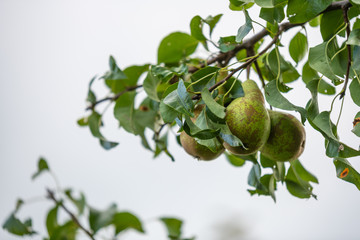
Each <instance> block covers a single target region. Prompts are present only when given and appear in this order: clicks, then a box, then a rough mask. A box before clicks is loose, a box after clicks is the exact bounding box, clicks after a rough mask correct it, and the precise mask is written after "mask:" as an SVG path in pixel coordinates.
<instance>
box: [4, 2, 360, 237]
mask: <svg viewBox="0 0 360 240" xmlns="http://www.w3.org/2000/svg"><path fill="white" fill-rule="evenodd" d="M219 13H224V14H225V15H224V17H223V20H222V22H221V23H220V24H219V25H218V27H217V29H216V30H215V33H214V36H215V39H216V37H218V36H224V35H225V36H226V35H235V34H236V32H237V29H238V27H239V26H240V25H241V24H243V22H244V18H243V16H242V14H240V13H236V12H231V11H230V10H228V1H227V0H221V1H220V0H208V1H205V0H198V1H193V0H192V1H191V0H183V1H181V2H179V1H169V0H153V1H145V0H133V1H122V0H113V1H111V0H105V1H93V0H86V1H85V0H78V1H73V0H72V1H70V0H62V1H53V0H33V1H27V0H2V1H0V36H1V37H0V111H1V124H0V133H1V137H0V141H1V142H0V195H1V197H0V221H1V223H3V221H4V220H5V218H6V217H7V216H8V215H9V214H10V212H11V210H12V209H14V204H15V201H16V199H17V198H18V197H21V198H24V199H32V198H33V197H35V199H36V198H37V197H39V196H44V194H45V187H52V188H53V187H54V183H53V180H52V178H51V177H49V176H47V175H44V176H41V177H39V179H37V180H36V181H34V182H31V181H30V177H31V174H32V173H33V172H35V170H36V163H37V160H38V158H39V156H44V157H45V158H46V159H48V162H49V165H50V167H51V168H52V169H53V170H54V172H55V173H56V175H57V177H58V178H59V180H60V183H61V186H62V187H73V188H74V189H75V190H81V191H83V192H85V194H86V197H87V200H88V203H89V204H90V205H92V206H94V207H96V208H100V209H104V208H106V207H107V206H109V205H110V203H112V202H116V203H117V204H118V207H119V209H120V210H129V211H131V212H133V213H135V214H137V215H138V216H139V217H140V218H141V219H142V220H143V221H144V223H145V226H144V227H145V229H146V230H147V232H148V235H146V236H142V235H138V234H136V233H133V232H129V233H126V234H125V235H124V236H123V239H124V240H135V239H147V240H161V239H166V234H165V230H164V228H163V226H162V225H160V223H159V222H158V221H157V220H156V218H158V217H160V216H176V217H179V218H181V219H183V220H185V226H184V231H185V235H186V236H188V237H190V236H193V235H196V236H197V237H198V238H197V239H198V240H222V239H226V240H232V239H240V236H241V237H242V239H258V240H265V239H267V240H272V239H280V240H281V239H293V240H297V239H298V240H303V239H314V240H318V239H356V236H359V234H360V229H359V221H358V220H359V215H360V208H359V202H360V194H359V191H358V190H357V189H356V187H355V186H353V185H351V184H349V183H346V182H343V181H341V180H339V179H337V178H336V175H335V167H334V166H333V163H332V160H331V159H329V158H327V157H326V156H325V153H324V147H323V146H324V142H323V139H322V138H321V136H320V134H318V133H317V132H315V130H313V129H311V128H309V126H308V124H306V130H307V145H306V148H305V152H304V153H303V155H302V157H301V161H302V163H303V165H304V166H305V167H306V168H307V169H308V170H309V171H311V172H312V173H314V174H315V175H316V176H317V177H318V179H319V181H320V184H319V185H315V188H314V193H315V194H317V195H318V200H315V199H309V200H301V199H297V198H295V197H292V196H291V195H290V194H289V193H288V192H287V190H286V188H285V186H279V190H278V191H277V192H276V194H277V200H278V202H277V203H276V204H274V202H273V201H272V199H271V198H269V197H250V195H249V194H248V192H247V191H246V189H247V188H248V185H247V175H248V172H249V169H250V167H251V164H249V163H247V164H246V166H245V167H243V168H235V167H232V166H230V165H229V164H228V163H227V162H226V160H225V158H224V157H220V158H219V159H217V160H216V161H212V162H198V161H196V160H194V159H192V158H191V157H190V156H188V155H186V153H185V152H184V151H183V150H182V149H181V148H179V147H178V145H177V144H176V143H175V140H174V139H171V141H170V144H171V146H170V150H171V151H172V153H173V154H174V155H175V157H176V162H175V163H173V162H170V160H169V159H168V158H167V157H166V156H161V157H160V158H158V159H156V160H153V159H152V154H151V153H150V152H148V151H147V150H145V149H143V148H142V146H141V145H140V141H139V139H138V138H136V137H134V136H132V135H129V134H127V133H125V132H124V131H123V130H118V129H117V128H116V126H117V123H116V122H115V121H114V120H113V117H112V114H111V109H109V111H108V112H107V114H106V116H105V124H106V128H105V129H104V134H105V135H106V136H107V137H108V138H109V139H111V140H115V141H119V142H120V144H119V146H118V147H117V148H115V149H113V150H111V151H106V150H104V149H102V148H101V147H100V145H99V144H98V141H97V140H96V139H94V138H93V137H92V136H91V134H90V132H89V130H88V129H85V128H80V127H78V126H77V125H76V120H77V119H78V118H80V117H82V116H84V115H85V114H86V112H85V111H84V109H85V107H86V105H85V98H86V92H87V84H88V82H89V80H90V79H91V78H92V77H93V76H94V75H96V74H97V75H100V74H102V73H104V72H105V71H106V70H107V69H108V57H109V55H110V54H112V55H113V56H114V57H115V58H116V60H117V62H118V64H119V66H120V67H121V68H124V67H126V66H129V65H133V64H143V63H155V62H156V53H157V47H158V44H159V42H160V41H161V39H162V38H163V37H164V36H166V35H167V34H169V33H170V32H173V31H183V32H189V22H190V20H191V18H192V17H193V16H195V15H197V14H198V15H201V16H202V17H204V18H205V17H207V16H208V15H215V14H219ZM253 14H256V11H255V12H253ZM255 16H256V15H253V16H252V17H254V18H255ZM297 31H298V30H294V31H290V32H288V33H285V35H284V37H283V41H284V43H286V42H288V40H289V39H290V38H291V37H292V36H293V35H294V34H295V33H296V32H297ZM309 34H310V35H311V37H310V40H311V42H310V45H311V46H314V45H316V43H318V42H320V39H319V34H318V31H311V30H310V29H309ZM281 51H282V53H283V54H284V55H286V54H287V53H286V49H285V48H284V49H281ZM253 78H254V79H256V77H255V76H253ZM291 86H294V87H298V88H299V90H295V91H294V92H293V93H291V94H289V95H290V98H291V100H292V101H293V102H294V103H296V104H299V105H302V106H304V105H305V103H306V101H307V99H308V98H310V94H309V92H308V91H307V90H306V89H305V88H304V84H303V83H302V82H301V80H299V81H298V82H297V83H294V84H292V85H291ZM94 87H95V88H97V89H100V92H99V94H101V93H104V91H102V89H103V88H102V84H101V83H100V82H97V83H96V84H94ZM329 99H330V98H327V97H321V98H320V100H321V101H322V104H321V107H322V110H326V109H329V105H330V103H329ZM338 105H339V102H336V109H338ZM337 111H338V110H336V111H335V112H337ZM358 111H359V109H358V107H356V106H355V105H354V104H352V103H351V100H350V96H349V95H347V96H346V100H345V107H344V113H343V116H342V118H341V122H340V127H339V129H340V130H339V132H340V136H341V139H342V140H343V141H344V142H346V143H348V144H349V145H350V146H352V147H355V148H357V147H358V145H359V138H356V137H355V135H354V134H352V133H351V132H350V130H351V128H352V119H353V117H354V115H355V114H356V112H358ZM295 115H296V114H295ZM296 116H297V117H299V116H298V115H296ZM359 160H360V158H359V157H357V158H353V159H352V160H351V163H352V164H353V165H354V166H355V167H357V169H358V170H360V164H359ZM49 207H51V205H50V204H49V203H48V202H47V201H35V202H34V203H32V204H28V205H26V206H24V208H23V209H22V210H21V211H20V212H19V216H20V217H21V218H22V219H24V218H25V217H28V216H33V217H34V219H33V224H34V226H35V229H36V230H39V231H40V232H44V231H45V228H44V217H45V215H44V214H45V213H46V210H47V209H48V208H49ZM224 232H227V234H228V235H225V233H224ZM104 234H106V233H104ZM0 238H1V239H17V238H14V237H12V236H10V235H9V234H8V233H6V232H4V231H3V230H2V229H0ZM34 239H40V238H39V237H34Z"/></svg>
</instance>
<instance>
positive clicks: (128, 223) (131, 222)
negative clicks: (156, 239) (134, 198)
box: [113, 212, 144, 235]
mask: <svg viewBox="0 0 360 240" xmlns="http://www.w3.org/2000/svg"><path fill="white" fill-rule="evenodd" d="M113 223H114V225H115V234H116V235H117V234H119V233H120V232H122V231H124V230H127V229H130V228H131V229H134V230H136V231H138V232H141V233H144V229H143V227H142V224H141V222H140V220H139V219H138V218H137V217H136V216H135V215H134V214H131V213H129V212H118V213H116V214H115V215H114V218H113Z"/></svg>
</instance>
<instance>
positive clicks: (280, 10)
mask: <svg viewBox="0 0 360 240" xmlns="http://www.w3.org/2000/svg"><path fill="white" fill-rule="evenodd" d="M284 6H285V4H283V5H280V6H277V7H273V8H264V7H263V8H261V10H260V15H259V17H261V18H262V19H264V20H265V21H267V22H270V23H273V22H278V23H280V22H281V21H282V20H284V18H285V13H284Z"/></svg>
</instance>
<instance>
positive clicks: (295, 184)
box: [285, 161, 317, 199]
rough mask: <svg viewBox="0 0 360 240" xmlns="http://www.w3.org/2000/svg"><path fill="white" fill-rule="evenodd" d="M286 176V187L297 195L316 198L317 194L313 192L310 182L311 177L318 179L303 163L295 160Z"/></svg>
mask: <svg viewBox="0 0 360 240" xmlns="http://www.w3.org/2000/svg"><path fill="white" fill-rule="evenodd" d="M290 164H291V166H290V168H289V170H288V173H287V174H286V177H285V183H286V188H287V189H288V191H289V192H290V193H291V194H292V195H293V196H295V197H298V198H310V197H311V196H312V197H314V198H315V199H316V195H315V194H313V193H312V189H313V187H312V186H311V185H310V183H309V179H311V180H314V181H315V180H316V181H317V179H316V178H315V177H314V176H313V175H312V174H310V173H308V172H307V171H306V170H305V169H304V168H303V167H302V165H301V164H299V163H297V162H296V161H293V162H291V163H290Z"/></svg>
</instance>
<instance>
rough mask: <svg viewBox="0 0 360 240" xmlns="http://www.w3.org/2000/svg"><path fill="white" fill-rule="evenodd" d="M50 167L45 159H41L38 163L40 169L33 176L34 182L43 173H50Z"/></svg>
mask: <svg viewBox="0 0 360 240" xmlns="http://www.w3.org/2000/svg"><path fill="white" fill-rule="evenodd" d="M49 170H50V169H49V165H48V164H47V162H46V160H45V158H42V157H41V158H40V159H39V161H38V169H37V171H36V173H34V174H33V175H32V176H31V179H32V180H34V179H35V178H37V177H38V176H39V175H40V174H42V173H43V172H46V171H49Z"/></svg>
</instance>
